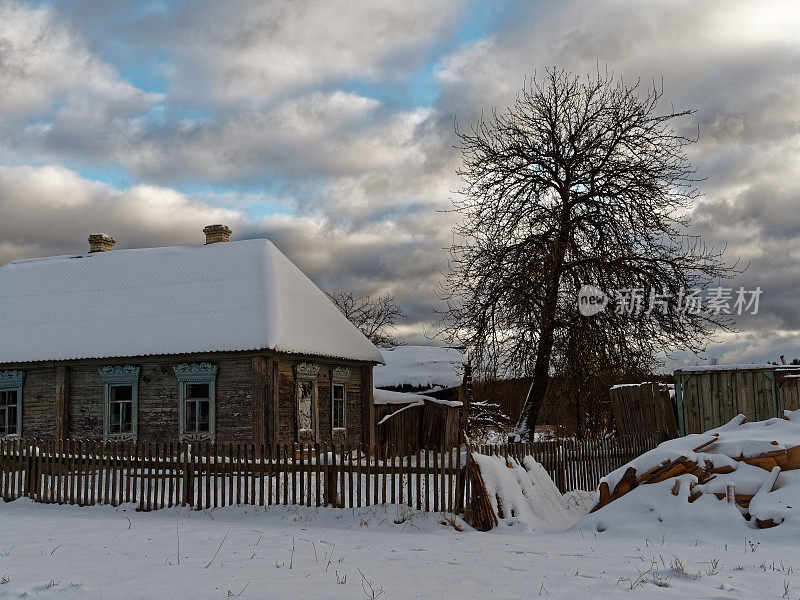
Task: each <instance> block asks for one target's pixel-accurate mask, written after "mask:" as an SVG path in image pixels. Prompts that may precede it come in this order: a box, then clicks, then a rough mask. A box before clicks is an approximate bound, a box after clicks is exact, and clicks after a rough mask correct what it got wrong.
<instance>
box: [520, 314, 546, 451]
mask: <svg viewBox="0 0 800 600" xmlns="http://www.w3.org/2000/svg"><path fill="white" fill-rule="evenodd" d="M547 337H549V340H547V341H546V340H545V339H544V338H545V336H542V339H541V341H540V342H539V348H538V349H537V352H536V364H535V365H534V367H533V381H532V382H531V387H530V389H529V390H528V395H527V397H526V398H525V404H524V406H523V407H522V414H520V416H519V422H518V423H517V427H516V431H515V433H516V434H517V435H519V436H520V437H521V438H522V439H524V440H528V441H530V442H532V441H533V439H534V433H535V431H536V422H537V420H538V419H539V412H540V411H541V409H542V405H543V404H544V399H545V397H546V396H547V388H548V387H549V385H550V356H551V354H552V351H553V332H552V330H551V331H550V335H549V336H547Z"/></svg>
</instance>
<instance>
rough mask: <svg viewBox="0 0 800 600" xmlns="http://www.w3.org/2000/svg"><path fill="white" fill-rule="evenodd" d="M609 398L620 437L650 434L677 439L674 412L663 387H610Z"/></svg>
mask: <svg viewBox="0 0 800 600" xmlns="http://www.w3.org/2000/svg"><path fill="white" fill-rule="evenodd" d="M609 395H610V397H611V407H612V409H613V411H614V421H615V422H616V425H617V431H618V432H619V433H620V435H625V436H631V435H640V434H653V435H657V436H660V438H664V439H672V438H675V437H677V436H678V423H677V419H676V416H675V409H674V405H673V401H672V398H671V397H670V393H669V389H668V388H667V386H666V385H664V384H661V383H658V382H646V383H639V384H630V385H621V386H616V387H613V388H611V390H610V392H609Z"/></svg>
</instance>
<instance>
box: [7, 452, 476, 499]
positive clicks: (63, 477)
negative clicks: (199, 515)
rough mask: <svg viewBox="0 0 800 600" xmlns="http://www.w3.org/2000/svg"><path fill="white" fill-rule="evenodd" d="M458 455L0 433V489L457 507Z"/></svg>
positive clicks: (10, 493)
mask: <svg viewBox="0 0 800 600" xmlns="http://www.w3.org/2000/svg"><path fill="white" fill-rule="evenodd" d="M463 458H464V457H463V456H462V453H461V452H459V451H457V450H456V449H451V450H448V451H439V450H438V449H432V448H416V449H414V448H411V447H407V448H403V449H401V448H399V447H394V448H391V452H389V453H386V458H385V459H383V460H375V459H374V458H370V457H369V455H368V454H366V453H364V452H362V451H361V449H360V448H357V447H348V446H339V445H336V446H334V445H330V444H324V443H322V444H290V445H281V446H276V447H268V446H261V447H256V446H255V445H253V444H211V443H207V442H200V443H191V444H189V443H183V444H178V443H169V442H165V443H157V442H150V443H148V442H139V443H133V442H100V441H92V440H66V441H65V442H57V441H55V440H38V439H21V440H19V439H18V440H0V497H2V498H3V499H4V500H6V501H9V500H14V499H16V498H20V497H28V498H31V499H32V500H34V501H36V502H43V503H58V504H76V505H79V506H86V505H93V504H111V505H119V504H123V503H134V504H136V505H137V508H138V510H144V511H149V510H155V509H160V508H166V507H171V506H190V507H192V508H195V509H197V510H203V509H210V508H218V507H222V506H232V505H240V504H249V505H256V506H270V505H278V504H294V505H306V506H336V507H341V508H351V507H353V508H354V507H361V506H369V505H378V504H387V503H392V504H394V503H399V504H408V505H409V506H414V507H416V508H417V509H418V510H433V511H435V512H438V511H446V512H460V510H461V507H462V506H463V502H464V501H463V475H462V468H461V467H462V460H463ZM459 490H461V491H459Z"/></svg>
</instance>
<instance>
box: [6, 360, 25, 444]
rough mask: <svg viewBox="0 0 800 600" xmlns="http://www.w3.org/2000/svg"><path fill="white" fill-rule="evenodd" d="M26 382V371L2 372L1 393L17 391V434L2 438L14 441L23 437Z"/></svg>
mask: <svg viewBox="0 0 800 600" xmlns="http://www.w3.org/2000/svg"><path fill="white" fill-rule="evenodd" d="M24 382H25V371H0V391H8V390H16V391H17V433H11V434H8V435H0V438H3V439H6V440H12V439H15V438H19V437H22V386H23V383H24Z"/></svg>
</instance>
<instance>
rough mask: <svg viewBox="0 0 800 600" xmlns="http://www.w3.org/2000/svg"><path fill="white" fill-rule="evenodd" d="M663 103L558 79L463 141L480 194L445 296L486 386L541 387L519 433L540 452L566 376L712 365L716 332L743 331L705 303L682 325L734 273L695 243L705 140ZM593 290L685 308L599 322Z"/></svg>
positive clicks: (642, 90)
mask: <svg viewBox="0 0 800 600" xmlns="http://www.w3.org/2000/svg"><path fill="white" fill-rule="evenodd" d="M662 95H663V90H659V89H657V88H656V87H655V86H652V87H649V88H647V87H643V86H641V85H640V84H639V83H638V82H637V83H636V84H635V85H632V86H629V85H626V84H625V83H624V81H622V80H621V79H619V78H616V77H614V76H613V75H609V74H602V73H600V72H598V73H597V74H596V75H593V76H591V77H578V76H575V75H572V74H570V73H568V72H566V71H564V70H560V69H551V70H548V71H547V72H546V75H545V77H544V78H543V79H542V80H541V81H540V80H537V79H535V78H534V79H533V80H532V81H531V82H530V84H526V86H524V88H523V90H522V92H521V93H520V95H519V96H518V98H517V101H516V102H515V104H514V105H513V106H512V107H510V108H509V109H508V110H506V111H505V112H503V113H498V112H497V111H494V112H492V114H491V116H490V117H489V118H488V119H484V118H481V120H480V121H479V122H478V123H477V124H476V125H474V126H473V127H472V128H471V129H470V131H469V132H466V133H462V132H460V131H459V130H458V128H456V134H457V136H458V138H459V140H460V145H459V148H460V150H461V151H462V167H461V168H460V170H459V174H460V176H461V177H462V180H463V182H464V187H463V189H462V190H461V194H460V195H459V196H458V197H457V198H456V199H455V200H454V205H455V210H456V211H457V212H458V213H460V216H461V221H460V223H459V225H458V226H457V227H456V228H455V230H454V234H455V236H454V239H455V243H454V244H453V246H452V247H451V260H450V273H449V274H448V276H447V279H446V282H445V284H444V289H443V297H444V298H445V300H446V301H447V306H448V309H447V312H446V314H445V318H444V326H445V331H446V332H448V333H449V335H450V336H451V337H452V338H457V339H458V340H459V343H463V344H466V345H468V346H470V347H471V349H472V352H473V357H474V359H475V362H476V363H478V364H480V365H482V366H483V368H484V370H485V371H488V372H493V373H497V372H499V373H501V374H503V375H506V376H507V375H512V376H513V375H528V376H532V378H533V382H532V384H531V386H530V390H529V392H528V395H527V398H526V401H525V405H524V409H523V411H522V415H521V417H520V420H519V422H518V424H517V433H519V434H520V435H521V436H523V437H525V438H532V436H533V432H534V428H535V426H536V421H537V418H538V415H539V411H540V408H541V406H542V403H543V401H544V399H545V395H546V392H547V387H548V381H549V379H550V375H551V372H552V369H553V368H554V367H555V366H557V367H558V368H559V369H560V370H562V371H565V370H566V371H568V370H569V369H570V360H569V357H570V356H573V357H575V356H580V353H581V352H598V353H599V355H602V356H601V358H602V361H601V362H602V363H605V364H606V365H608V364H615V365H620V364H623V365H625V364H634V365H635V364H641V363H647V362H650V361H652V360H653V358H654V357H655V356H657V355H658V353H659V352H661V351H668V350H670V349H672V348H686V349H689V350H695V351H700V350H702V347H703V344H704V343H705V341H706V340H707V339H708V336H709V335H711V334H712V332H713V331H714V330H716V329H717V328H718V327H723V328H730V320H729V319H728V318H726V317H724V316H723V315H720V314H716V313H715V312H714V311H713V310H709V307H708V306H706V300H705V299H702V298H701V299H700V302H701V304H702V305H703V306H702V310H699V311H697V312H685V311H682V310H681V298H682V295H683V294H684V293H685V292H686V291H687V290H690V289H694V288H703V287H704V286H707V285H708V284H709V282H710V281H712V280H715V279H718V278H722V277H729V276H731V274H732V270H733V268H732V267H727V266H725V264H724V263H723V262H722V252H721V251H720V250H716V249H714V248H709V247H707V246H705V245H704V244H703V243H702V241H701V240H700V239H699V238H698V237H696V236H690V235H688V233H689V232H688V229H687V228H688V226H689V212H690V209H691V207H692V204H693V201H694V199H695V198H696V197H697V195H698V191H697V188H696V185H697V182H698V181H699V178H698V177H697V175H696V171H695V169H694V168H692V166H691V164H690V163H689V160H688V158H687V157H686V154H685V148H686V146H687V145H689V144H691V143H692V142H694V141H696V139H694V138H690V137H687V136H684V135H682V134H680V133H678V132H676V131H675V129H674V128H673V127H672V122H673V120H675V119H678V118H680V117H684V116H687V115H689V114H691V111H688V110H687V111H675V110H668V111H666V112H664V113H661V112H659V101H660V99H661V98H662ZM583 284H591V285H594V286H597V287H599V288H600V289H601V290H605V291H606V292H612V293H613V291H614V290H625V289H627V290H644V293H645V294H648V293H656V294H659V295H660V296H661V297H663V298H669V301H668V302H667V304H666V305H664V308H663V310H655V311H634V310H631V311H618V310H613V309H607V310H604V311H602V312H600V313H599V314H596V315H595V316H590V317H585V316H582V315H581V314H580V313H579V312H578V309H577V297H578V291H579V289H580V288H581V286H582V285H583ZM577 331H580V332H582V334H581V336H580V338H578V336H576V335H575V332H577ZM587 344H588V346H587ZM585 363H586V361H585V360H584V366H586V364H585Z"/></svg>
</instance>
